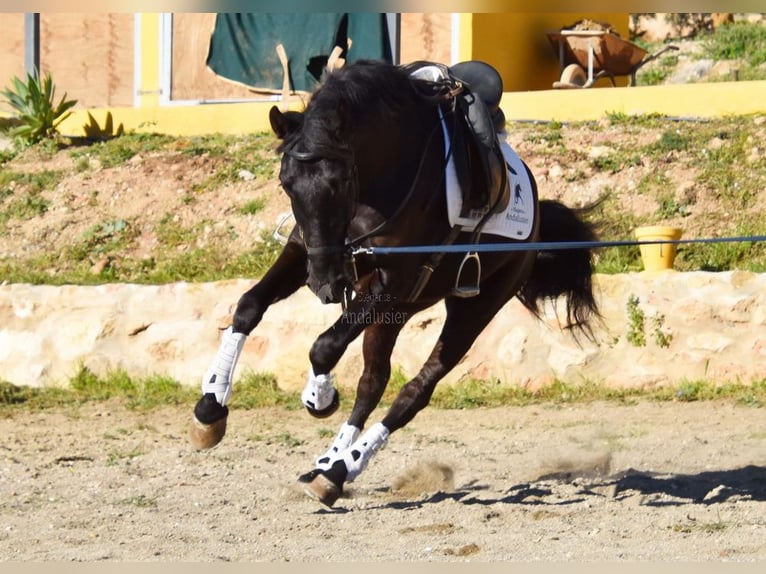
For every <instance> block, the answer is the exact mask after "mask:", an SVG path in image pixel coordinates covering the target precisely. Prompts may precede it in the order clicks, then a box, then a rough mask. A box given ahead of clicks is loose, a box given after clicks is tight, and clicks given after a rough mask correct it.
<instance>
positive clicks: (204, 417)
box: [189, 393, 229, 450]
mask: <svg viewBox="0 0 766 574" xmlns="http://www.w3.org/2000/svg"><path fill="white" fill-rule="evenodd" d="M228 416H229V407H225V406H221V405H219V404H218V402H217V401H216V399H215V395H214V394H213V393H206V394H204V395H202V397H201V398H200V400H199V401H197V405H196V406H195V407H194V419H193V420H192V423H191V426H190V427H189V440H190V441H191V443H192V445H194V448H196V449H198V450H204V449H207V448H213V447H214V446H215V445H217V444H218V443H219V442H221V439H222V438H223V435H225V434H226V419H227V418H228Z"/></svg>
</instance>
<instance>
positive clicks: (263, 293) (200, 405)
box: [189, 232, 307, 449]
mask: <svg viewBox="0 0 766 574" xmlns="http://www.w3.org/2000/svg"><path fill="white" fill-rule="evenodd" d="M294 235H295V232H294ZM296 237H297V236H296ZM306 275H307V271H306V251H305V249H304V248H303V247H302V244H301V243H299V241H298V240H296V238H295V237H293V236H291V238H290V241H288V243H287V244H286V245H285V248H284V249H283V250H282V253H281V254H280V255H279V257H278V258H277V261H276V262H275V263H274V265H273V266H272V267H271V268H270V269H269V270H268V271H267V272H266V274H265V275H264V276H263V278H262V279H261V280H260V281H259V282H258V283H256V284H255V285H254V286H253V287H252V288H251V289H250V290H248V291H247V292H246V293H245V294H244V295H242V297H240V299H239V302H238V303H237V308H236V310H235V312H234V317H233V321H232V324H231V326H229V327H228V328H227V329H226V330H225V331H224V332H223V335H222V337H221V344H220V346H219V348H218V352H217V353H216V356H215V358H214V360H213V362H212V364H211V365H210V368H209V369H208V370H207V371H206V372H205V374H204V376H203V378H202V397H201V398H200V399H199V401H198V402H197V405H196V406H195V408H194V419H193V421H192V424H191V427H190V430H189V438H190V440H191V443H192V444H193V445H194V446H195V447H196V448H199V449H205V448H211V447H213V446H215V445H216V444H218V443H219V442H220V441H221V439H222V438H223V436H224V434H225V433H226V420H227V417H228V414H229V409H228V407H227V406H226V404H227V403H228V402H229V398H230V397H231V387H232V376H233V373H234V369H235V367H236V366H237V360H238V359H239V355H240V353H241V352H242V347H243V345H244V343H245V339H246V338H247V336H248V335H250V333H251V332H252V331H253V329H255V327H256V326H257V325H258V323H260V321H261V319H262V318H263V314H264V313H265V311H266V309H267V308H268V307H269V306H270V305H271V304H273V303H276V302H277V301H280V300H281V299H284V298H286V297H288V296H290V295H292V294H293V293H294V292H295V291H297V290H298V289H299V288H300V287H301V286H302V285H304V284H305V282H306Z"/></svg>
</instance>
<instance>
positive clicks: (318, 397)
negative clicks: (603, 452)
mask: <svg viewBox="0 0 766 574" xmlns="http://www.w3.org/2000/svg"><path fill="white" fill-rule="evenodd" d="M335 396H336V391H335V375H333V374H332V373H330V374H329V375H315V374H314V369H309V376H308V381H307V382H306V386H305V387H304V389H303V392H302V393H301V402H302V403H303V405H304V406H305V407H306V408H307V409H309V410H310V411H320V412H321V411H325V410H326V409H328V408H329V407H330V406H331V405H332V403H333V400H334V399H335Z"/></svg>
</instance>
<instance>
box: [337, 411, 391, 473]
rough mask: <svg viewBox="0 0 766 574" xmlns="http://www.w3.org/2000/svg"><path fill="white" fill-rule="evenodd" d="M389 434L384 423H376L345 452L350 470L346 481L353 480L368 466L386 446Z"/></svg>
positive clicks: (344, 459) (345, 458)
mask: <svg viewBox="0 0 766 574" xmlns="http://www.w3.org/2000/svg"><path fill="white" fill-rule="evenodd" d="M389 434H390V433H389V432H388V429H387V428H386V427H385V426H383V423H375V424H374V425H372V426H371V427H370V429H369V430H367V431H366V432H365V433H364V434H363V435H362V436H361V437H359V439H358V440H357V441H356V442H354V444H352V445H351V446H350V447H348V448H347V449H346V451H345V452H343V456H342V458H343V462H345V463H346V470H347V471H348V475H347V476H346V482H353V481H354V479H355V478H356V477H357V476H359V475H360V474H361V473H362V471H363V470H364V469H365V468H367V465H368V464H369V463H370V459H372V457H373V456H375V453H377V452H378V451H379V450H380V449H382V448H383V447H385V446H386V443H387V442H388V435H389Z"/></svg>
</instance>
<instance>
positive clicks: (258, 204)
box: [238, 197, 266, 215]
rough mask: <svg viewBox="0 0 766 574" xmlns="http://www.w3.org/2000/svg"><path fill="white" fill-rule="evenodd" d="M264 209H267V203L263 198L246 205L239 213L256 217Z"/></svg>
mask: <svg viewBox="0 0 766 574" xmlns="http://www.w3.org/2000/svg"><path fill="white" fill-rule="evenodd" d="M264 207H266V201H265V200H264V199H263V198H262V197H258V198H256V199H251V200H250V201H248V202H247V203H245V205H243V206H242V207H240V208H239V209H238V211H239V213H240V214H242V215H255V214H256V213H258V212H259V211H262V210H263V208H264Z"/></svg>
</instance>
